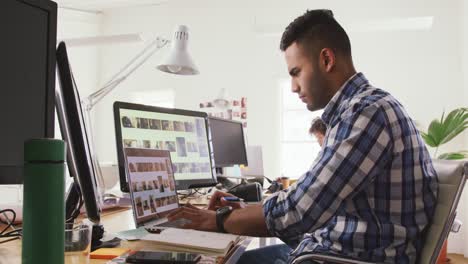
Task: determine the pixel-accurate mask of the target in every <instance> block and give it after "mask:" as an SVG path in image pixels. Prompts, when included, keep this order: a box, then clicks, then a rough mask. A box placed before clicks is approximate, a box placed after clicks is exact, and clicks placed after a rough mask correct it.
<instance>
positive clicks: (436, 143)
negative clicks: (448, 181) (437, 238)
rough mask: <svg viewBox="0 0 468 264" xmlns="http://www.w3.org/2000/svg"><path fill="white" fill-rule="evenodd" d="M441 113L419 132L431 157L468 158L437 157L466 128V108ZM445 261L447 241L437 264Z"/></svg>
mask: <svg viewBox="0 0 468 264" xmlns="http://www.w3.org/2000/svg"><path fill="white" fill-rule="evenodd" d="M444 115H445V113H444V112H443V113H442V117H441V118H440V120H438V119H434V120H433V121H432V122H431V123H430V124H429V127H428V129H427V133H426V132H424V131H421V135H422V137H423V139H424V141H425V142H426V144H427V145H428V146H430V147H433V148H435V151H434V154H433V157H434V158H437V159H445V160H458V159H465V158H468V151H458V152H448V153H443V154H440V155H439V156H437V154H438V153H437V152H438V150H439V147H440V146H441V145H443V144H445V143H447V142H449V141H450V140H452V139H453V138H455V137H456V136H458V135H460V134H461V133H462V132H463V131H464V130H465V129H467V128H468V108H467V107H461V108H457V109H455V110H453V111H451V112H450V113H449V114H448V115H447V116H446V117H444ZM449 261H450V260H449V259H447V240H445V243H444V245H443V247H442V249H441V251H440V253H439V258H438V259H437V263H448V262H449Z"/></svg>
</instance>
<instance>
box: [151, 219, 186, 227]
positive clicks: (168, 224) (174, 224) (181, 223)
mask: <svg viewBox="0 0 468 264" xmlns="http://www.w3.org/2000/svg"><path fill="white" fill-rule="evenodd" d="M191 222H192V221H190V220H188V219H184V218H179V219H177V220H174V221H171V222H165V223H162V224H158V225H155V227H182V226H184V225H185V224H190V223H191Z"/></svg>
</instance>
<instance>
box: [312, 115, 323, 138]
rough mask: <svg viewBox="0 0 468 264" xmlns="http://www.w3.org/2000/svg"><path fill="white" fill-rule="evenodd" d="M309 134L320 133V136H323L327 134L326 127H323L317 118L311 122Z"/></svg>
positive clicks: (321, 121) (320, 120)
mask: <svg viewBox="0 0 468 264" xmlns="http://www.w3.org/2000/svg"><path fill="white" fill-rule="evenodd" d="M309 133H310V134H313V133H320V134H322V135H325V134H326V133H327V125H325V123H324V122H323V120H322V119H320V118H319V117H317V118H315V119H314V120H312V124H311V125H310V128H309Z"/></svg>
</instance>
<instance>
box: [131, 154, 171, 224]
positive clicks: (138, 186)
mask: <svg viewBox="0 0 468 264" xmlns="http://www.w3.org/2000/svg"><path fill="white" fill-rule="evenodd" d="M125 156H126V158H127V170H128V178H129V184H130V188H131V193H132V199H133V203H134V206H135V213H136V219H137V222H138V223H141V222H144V221H146V220H149V219H153V218H154V217H155V216H157V217H158V218H160V217H164V216H165V215H166V214H167V213H168V212H169V211H170V210H172V209H175V208H177V207H178V205H179V204H178V200H177V192H176V188H175V180H174V174H173V169H172V166H171V159H170V154H169V152H168V151H164V150H154V149H137V148H125Z"/></svg>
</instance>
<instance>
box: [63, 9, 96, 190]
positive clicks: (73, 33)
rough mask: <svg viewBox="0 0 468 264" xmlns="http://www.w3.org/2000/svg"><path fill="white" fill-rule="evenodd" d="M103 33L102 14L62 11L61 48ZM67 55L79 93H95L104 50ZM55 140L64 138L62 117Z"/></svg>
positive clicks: (70, 51)
mask: <svg viewBox="0 0 468 264" xmlns="http://www.w3.org/2000/svg"><path fill="white" fill-rule="evenodd" d="M99 34H101V18H100V15H98V14H94V13H87V12H80V11H73V10H68V9H63V8H59V9H58V17H57V45H58V43H59V41H61V40H67V39H70V38H78V37H87V36H97V35H99ZM67 52H68V57H69V60H70V65H71V68H72V71H73V75H74V77H75V81H76V84H77V86H78V90H79V93H80V95H81V96H82V97H85V96H86V95H88V94H89V93H90V92H92V91H94V90H95V89H96V87H97V85H98V80H99V79H98V76H99V72H100V65H99V52H100V48H99V47H96V46H88V47H73V46H67ZM57 78H58V76H57ZM58 85H59V83H58V82H56V86H57V87H58ZM55 137H56V138H61V134H60V127H59V124H58V118H56V119H55ZM66 181H67V184H69V183H70V182H71V178H70V177H66Z"/></svg>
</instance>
